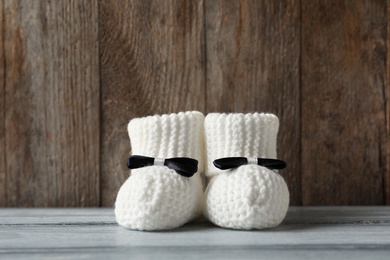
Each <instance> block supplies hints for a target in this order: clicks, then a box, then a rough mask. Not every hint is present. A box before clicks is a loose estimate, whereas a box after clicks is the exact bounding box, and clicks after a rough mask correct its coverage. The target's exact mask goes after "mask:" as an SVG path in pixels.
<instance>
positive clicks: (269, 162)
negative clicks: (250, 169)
mask: <svg viewBox="0 0 390 260" xmlns="http://www.w3.org/2000/svg"><path fill="white" fill-rule="evenodd" d="M213 164H214V166H215V167H217V168H218V169H221V170H227V169H232V168H237V167H240V166H242V165H246V164H257V165H260V166H263V167H266V168H268V169H270V170H281V169H284V168H286V167H287V164H286V162H284V161H282V160H277V159H269V158H252V157H248V158H247V157H225V158H220V159H217V160H214V162H213Z"/></svg>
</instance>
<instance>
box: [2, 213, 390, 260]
mask: <svg viewBox="0 0 390 260" xmlns="http://www.w3.org/2000/svg"><path fill="white" fill-rule="evenodd" d="M389 254H390V207H350V208H346V207H342V208H335V207H318V208H317V207H311V208H300V207H298V208H294V207H292V208H290V210H289V212H288V215H287V218H286V220H285V221H284V222H283V223H282V225H280V226H279V227H277V228H274V229H269V230H261V231H235V230H228V229H222V228H218V227H215V226H213V225H212V224H210V223H208V222H206V221H204V220H198V221H196V222H192V223H189V224H187V225H185V226H183V227H181V228H178V229H175V230H172V231H167V232H140V231H131V230H127V229H124V228H122V227H120V226H118V225H117V224H116V223H115V219H114V214H113V209H1V210H0V258H2V259H3V258H7V257H9V258H15V257H16V258H18V257H19V258H23V257H26V256H29V257H30V256H31V257H33V258H41V257H46V258H50V257H54V256H55V257H63V258H74V257H77V258H79V256H80V257H81V256H82V257H85V258H95V257H97V258H99V259H100V258H104V257H108V256H111V257H118V258H125V257H144V258H159V257H169V258H172V259H182V257H184V256H186V257H187V258H199V257H200V258H202V257H204V258H213V259H215V258H227V259H235V258H246V259H248V258H264V259H275V258H284V257H287V256H289V257H290V259H301V258H302V257H314V256H316V255H317V256H318V257H320V258H321V257H332V258H334V257H336V258H341V257H354V258H357V259H361V258H370V259H385V258H384V257H388V255H389Z"/></svg>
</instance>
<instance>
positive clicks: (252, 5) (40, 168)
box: [0, 0, 390, 207]
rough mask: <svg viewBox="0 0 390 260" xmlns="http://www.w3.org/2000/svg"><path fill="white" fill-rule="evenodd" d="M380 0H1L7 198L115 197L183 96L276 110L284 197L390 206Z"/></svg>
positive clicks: (26, 202) (385, 39)
mask: <svg viewBox="0 0 390 260" xmlns="http://www.w3.org/2000/svg"><path fill="white" fill-rule="evenodd" d="M388 2H389V1H387V0H345V1H341V0H327V1H324V0H280V1H268V0H230V1H228V0H193V1H185V0H172V1H171V0H169V1H157V0H154V1H145V0H134V1H131V0H128V1H109V0H79V1H75V0H73V1H49V0H0V14H1V19H0V107H1V110H0V111H1V113H0V207H21V206H23V207H24V206H26V207H50V206H58V207H63V206H66V207H69V206H72V207H78V206H109V207H111V206H113V203H114V200H115V195H116V192H117V191H118V189H119V187H120V186H121V184H122V183H123V182H124V180H125V179H126V177H127V176H128V171H127V170H126V167H125V163H124V162H125V159H126V157H127V156H128V153H129V151H130V146H129V140H128V137H127V133H126V125H127V123H128V121H129V120H130V119H131V118H133V117H139V116H145V115H150V114H155V113H170V112H178V111H182V110H200V111H202V112H204V113H207V112H211V111H214V112H215V111H217V112H218V111H219V112H250V111H268V112H273V113H275V114H276V115H278V116H279V118H280V124H281V128H280V133H279V157H280V158H283V159H285V160H286V161H287V162H288V164H289V167H288V169H286V170H284V171H282V172H281V174H282V175H283V176H284V177H285V179H286V181H287V183H288V185H289V189H290V192H291V204H292V205H382V204H390V158H389V156H390V153H389V150H390V145H389V141H390V140H389V126H390V125H389V122H390V121H389V120H390V118H389V115H390V110H389V106H390V101H389V76H390V63H389V58H390V54H389V53H390V49H389V47H390V45H389V35H390V34H389V26H390V23H389V10H390V9H389V3H388Z"/></svg>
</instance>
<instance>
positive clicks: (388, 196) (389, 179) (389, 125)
mask: <svg viewBox="0 0 390 260" xmlns="http://www.w3.org/2000/svg"><path fill="white" fill-rule="evenodd" d="M386 65H387V77H385V79H386V86H387V87H386V88H385V90H387V91H386V118H385V120H386V121H385V122H386V130H387V136H390V96H389V95H390V94H389V93H390V1H389V0H387V64H386ZM386 159H387V168H386V171H385V203H386V205H390V138H388V139H387V154H386Z"/></svg>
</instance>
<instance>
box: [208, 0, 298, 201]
mask: <svg viewBox="0 0 390 260" xmlns="http://www.w3.org/2000/svg"><path fill="white" fill-rule="evenodd" d="M205 13H206V14H205V16H206V53H207V80H206V82H207V111H209V112H212V111H217V112H220V111H222V112H254V111H260V112H272V113H275V114H276V115H277V116H278V117H279V119H280V132H279V139H278V147H279V148H278V157H280V158H282V159H284V160H286V161H287V162H288V169H286V170H283V171H281V172H280V173H281V174H282V175H283V176H284V178H285V179H286V182H287V183H288V186H289V190H290V193H291V204H292V205H300V204H301V200H300V197H301V187H300V164H299V163H300V89H299V84H300V75H299V61H300V1H298V0H297V1H295V0H283V1H265V0H264V1H258V0H248V1H246V0H240V1H236V0H230V1H225V0H207V1H206V11H205Z"/></svg>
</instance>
